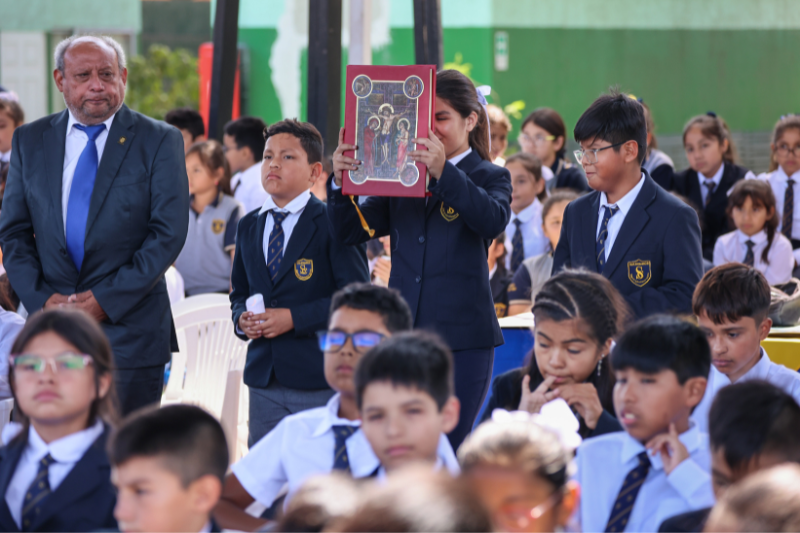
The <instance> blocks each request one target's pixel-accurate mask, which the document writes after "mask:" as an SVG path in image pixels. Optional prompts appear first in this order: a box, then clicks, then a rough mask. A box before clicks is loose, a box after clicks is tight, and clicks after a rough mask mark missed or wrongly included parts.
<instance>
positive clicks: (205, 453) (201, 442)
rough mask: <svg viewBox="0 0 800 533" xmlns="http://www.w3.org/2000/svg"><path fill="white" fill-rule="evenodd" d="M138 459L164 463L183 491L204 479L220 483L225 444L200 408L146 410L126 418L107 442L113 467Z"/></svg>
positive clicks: (219, 430)
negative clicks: (155, 459)
mask: <svg viewBox="0 0 800 533" xmlns="http://www.w3.org/2000/svg"><path fill="white" fill-rule="evenodd" d="M138 458H158V459H163V461H162V462H161V464H163V466H164V468H165V469H167V470H169V471H170V472H172V473H173V474H175V475H176V476H178V477H179V478H180V480H181V484H182V485H183V487H184V488H186V487H188V486H189V485H191V484H192V483H193V482H195V481H197V480H198V479H200V478H201V477H203V476H214V477H216V478H218V479H219V480H220V481H223V479H224V477H225V472H226V470H227V469H228V443H227V441H226V440H225V432H224V431H223V430H222V426H221V425H220V423H219V422H218V421H217V419H216V418H214V417H213V416H211V415H210V414H209V413H207V412H206V411H204V410H203V409H201V408H200V407H197V406H194V405H186V404H174V405H168V406H166V407H161V408H157V407H145V408H144V409H140V410H138V411H136V412H134V413H133V414H131V415H129V416H128V417H127V418H125V420H123V421H122V423H121V424H120V426H119V428H117V429H116V431H114V433H113V434H112V435H111V439H110V440H109V442H108V460H109V461H110V462H111V464H112V465H114V466H120V465H123V464H125V463H126V462H127V461H130V460H131V459H138Z"/></svg>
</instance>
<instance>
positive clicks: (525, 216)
mask: <svg viewBox="0 0 800 533" xmlns="http://www.w3.org/2000/svg"><path fill="white" fill-rule="evenodd" d="M541 210H542V204H541V202H539V199H538V198H534V199H533V202H531V205H529V206H528V207H526V208H525V209H523V210H522V211H520V212H519V213H514V212H513V211H512V212H511V221H512V222H513V221H514V219H515V218H518V219H519V220H520V222H522V223H526V222H530V221H531V219H532V218H533V217H534V215H536V213H537V212H539V211H541Z"/></svg>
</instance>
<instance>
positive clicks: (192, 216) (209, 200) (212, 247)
mask: <svg viewBox="0 0 800 533" xmlns="http://www.w3.org/2000/svg"><path fill="white" fill-rule="evenodd" d="M186 172H187V173H188V175H189V192H190V193H191V195H192V201H191V205H190V206H189V233H188V234H187V237H186V244H184V245H183V250H181V253H180V255H178V259H176V260H175V268H176V269H177V270H178V272H179V273H180V275H181V277H183V282H184V288H185V290H186V294H187V295H188V296H194V295H196V294H205V293H210V292H221V293H225V294H228V293H229V292H230V288H231V282H230V279H231V264H232V262H233V251H234V248H235V247H236V228H237V225H238V224H239V219H240V218H241V217H243V216H244V208H243V207H242V204H240V203H239V202H237V201H236V200H235V199H234V198H233V196H231V171H230V169H229V168H228V162H227V161H226V160H225V152H224V151H223V149H222V145H221V144H220V143H219V142H217V141H206V142H203V143H197V144H194V145H192V147H191V148H189V151H188V152H187V153H186Z"/></svg>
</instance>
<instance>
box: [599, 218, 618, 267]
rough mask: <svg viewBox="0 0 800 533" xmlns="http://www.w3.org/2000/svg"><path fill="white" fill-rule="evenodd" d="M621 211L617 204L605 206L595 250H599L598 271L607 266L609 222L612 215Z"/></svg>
mask: <svg viewBox="0 0 800 533" xmlns="http://www.w3.org/2000/svg"><path fill="white" fill-rule="evenodd" d="M618 212H619V207H617V206H616V205H606V206H603V221H602V222H601V223H600V233H598V234H597V243H596V245H595V251H596V252H597V272H599V273H600V274H602V273H603V269H604V268H605V266H606V240H607V239H608V222H609V221H610V220H611V217H613V216H614V215H616V214H617V213H618Z"/></svg>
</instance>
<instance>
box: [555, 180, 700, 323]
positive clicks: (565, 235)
mask: <svg viewBox="0 0 800 533" xmlns="http://www.w3.org/2000/svg"><path fill="white" fill-rule="evenodd" d="M642 172H643V173H644V175H645V177H644V179H645V182H644V185H643V186H642V189H641V191H639V195H638V196H637V197H636V200H635V201H634V202H633V205H632V206H631V210H630V211H629V212H628V215H627V216H626V217H625V221H624V222H623V223H622V227H621V228H620V230H619V234H618V235H617V238H616V240H615V241H614V246H613V247H612V248H611V253H610V254H609V256H608V261H607V262H606V265H605V268H604V269H603V275H604V276H605V277H606V278H608V279H609V280H610V281H611V283H612V284H613V285H614V287H616V289H617V290H618V291H619V292H620V293H621V294H622V296H624V297H625V300H627V302H628V305H630V307H631V310H632V311H633V314H634V316H635V317H637V318H643V317H645V316H648V315H652V314H655V313H663V312H670V311H675V312H679V313H691V311H692V293H693V292H694V288H695V286H696V285H697V283H698V282H699V281H700V278H701V277H702V275H703V257H702V253H701V251H700V225H699V223H698V220H697V213H695V211H694V209H692V208H691V207H689V206H688V205H686V204H684V203H683V202H682V201H680V200H679V199H678V198H676V197H674V196H673V195H671V194H670V193H668V192H667V191H665V190H664V189H662V188H661V187H659V186H658V185H657V184H656V182H654V181H653V180H652V178H651V177H650V176H649V175H648V174H647V172H646V171H644V170H643V171H642ZM599 212H600V193H599V192H597V191H594V192H592V193H590V194H587V195H586V196H583V197H581V198H578V199H577V200H574V201H572V202H570V204H569V205H568V206H567V209H566V211H565V212H564V222H563V224H562V227H561V238H560V239H559V241H558V246H557V247H556V252H555V255H554V256H553V273H554V274H555V273H557V272H559V271H561V270H562V269H564V268H579V267H583V268H586V269H588V270H590V271H592V272H597V260H596V255H597V254H596V252H595V250H596V235H597V221H598V214H599Z"/></svg>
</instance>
